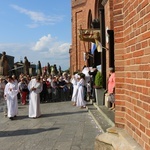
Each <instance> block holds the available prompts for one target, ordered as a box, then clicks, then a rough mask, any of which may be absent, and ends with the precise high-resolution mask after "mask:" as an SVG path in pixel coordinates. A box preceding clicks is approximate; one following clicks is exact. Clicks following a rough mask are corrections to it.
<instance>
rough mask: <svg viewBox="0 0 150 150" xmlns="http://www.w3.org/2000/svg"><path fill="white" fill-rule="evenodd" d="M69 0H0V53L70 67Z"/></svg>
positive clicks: (42, 63) (20, 58) (65, 67)
mask: <svg viewBox="0 0 150 150" xmlns="http://www.w3.org/2000/svg"><path fill="white" fill-rule="evenodd" d="M70 45H71V0H43V1H41V0H24V1H23V0H2V1H1V4H0V53H2V52H3V51H5V52H6V54H7V55H10V56H14V57H15V62H17V61H20V60H23V61H24V57H25V56H26V57H27V58H28V60H29V61H30V62H32V63H34V64H37V63H38V61H40V62H41V65H42V66H46V65H47V63H48V62H49V63H50V65H53V64H56V65H57V67H58V66H61V68H62V70H65V69H68V68H69V62H70V61H69V48H70Z"/></svg>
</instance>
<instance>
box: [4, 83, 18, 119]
mask: <svg viewBox="0 0 150 150" xmlns="http://www.w3.org/2000/svg"><path fill="white" fill-rule="evenodd" d="M17 94H18V86H17V84H15V83H11V82H8V83H7V84H6V86H5V90H4V95H5V99H6V100H7V109H8V112H7V116H8V117H14V116H16V115H17V114H18V99H17Z"/></svg>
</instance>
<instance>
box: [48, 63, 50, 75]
mask: <svg viewBox="0 0 150 150" xmlns="http://www.w3.org/2000/svg"><path fill="white" fill-rule="evenodd" d="M47 71H48V74H49V75H50V74H51V66H50V64H49V63H47Z"/></svg>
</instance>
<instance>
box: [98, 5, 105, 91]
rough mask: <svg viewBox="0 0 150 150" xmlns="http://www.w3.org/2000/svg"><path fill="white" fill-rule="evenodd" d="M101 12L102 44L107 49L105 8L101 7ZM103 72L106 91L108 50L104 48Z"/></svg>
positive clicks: (102, 56) (102, 53)
mask: <svg viewBox="0 0 150 150" xmlns="http://www.w3.org/2000/svg"><path fill="white" fill-rule="evenodd" d="M99 11H100V31H101V36H100V37H101V44H102V46H103V47H106V42H105V13H104V7H103V6H101V7H100V9H99ZM101 72H102V76H103V88H104V89H106V49H104V48H102V52H101Z"/></svg>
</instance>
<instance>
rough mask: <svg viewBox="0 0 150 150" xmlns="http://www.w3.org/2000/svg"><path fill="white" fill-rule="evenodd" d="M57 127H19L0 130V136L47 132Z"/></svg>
mask: <svg viewBox="0 0 150 150" xmlns="http://www.w3.org/2000/svg"><path fill="white" fill-rule="evenodd" d="M58 129H59V128H48V129H45V128H38V129H21V130H16V131H1V132H0V137H7V136H20V135H30V134H38V133H40V132H47V131H51V130H58Z"/></svg>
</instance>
